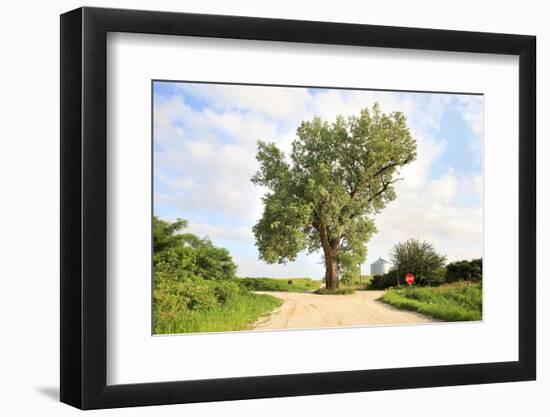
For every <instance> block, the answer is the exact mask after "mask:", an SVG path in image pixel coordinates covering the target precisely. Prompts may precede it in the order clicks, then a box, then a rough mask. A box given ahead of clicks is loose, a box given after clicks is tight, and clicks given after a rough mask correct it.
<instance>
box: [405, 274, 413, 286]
mask: <svg viewBox="0 0 550 417" xmlns="http://www.w3.org/2000/svg"><path fill="white" fill-rule="evenodd" d="M405 281H406V282H407V284H409V285H410V284H412V283H413V282H414V275H413V274H407V275H405Z"/></svg>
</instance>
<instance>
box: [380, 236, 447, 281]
mask: <svg viewBox="0 0 550 417" xmlns="http://www.w3.org/2000/svg"><path fill="white" fill-rule="evenodd" d="M391 262H392V264H393V269H395V272H396V273H397V283H398V285H399V284H400V283H402V282H404V280H405V275H406V274H409V273H411V274H413V275H414V278H415V283H416V284H418V285H426V284H431V283H433V282H441V281H442V280H443V278H442V277H441V274H442V271H441V268H443V267H444V266H445V256H442V255H440V254H438V253H437V252H436V251H435V249H434V247H433V245H432V244H431V243H428V242H420V241H418V240H416V239H409V240H407V241H406V242H402V243H398V244H397V245H395V246H394V247H393V250H392V252H391Z"/></svg>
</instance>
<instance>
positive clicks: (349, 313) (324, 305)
mask: <svg viewBox="0 0 550 417" xmlns="http://www.w3.org/2000/svg"><path fill="white" fill-rule="evenodd" d="M383 293H384V291H358V292H356V293H355V294H351V295H317V294H312V293H297V292H264V293H263V294H270V295H273V296H275V297H278V298H280V299H282V300H284V303H283V305H282V306H281V307H279V308H278V309H277V310H275V311H274V312H273V313H271V314H270V315H269V316H267V317H263V318H261V319H260V320H258V322H257V323H256V325H255V327H254V330H269V329H309V328H315V327H340V326H366V325H382V324H410V323H429V322H433V321H435V320H433V319H431V318H429V317H426V316H423V315H420V314H417V313H414V312H410V311H403V310H398V309H396V308H394V307H391V306H389V305H387V304H383V303H382V302H380V301H377V299H378V298H379V297H380V296H381V295H382V294H383Z"/></svg>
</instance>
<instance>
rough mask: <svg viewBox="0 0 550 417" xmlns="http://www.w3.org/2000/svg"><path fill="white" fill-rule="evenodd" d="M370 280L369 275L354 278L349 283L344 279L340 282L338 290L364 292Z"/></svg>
mask: <svg viewBox="0 0 550 417" xmlns="http://www.w3.org/2000/svg"><path fill="white" fill-rule="evenodd" d="M371 280H372V276H370V275H361V276H360V277H355V278H353V279H352V280H351V282H350V281H347V280H345V279H341V280H340V288H352V289H354V290H366V289H367V286H368V285H369V283H370V282H371Z"/></svg>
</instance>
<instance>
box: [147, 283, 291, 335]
mask: <svg viewBox="0 0 550 417" xmlns="http://www.w3.org/2000/svg"><path fill="white" fill-rule="evenodd" d="M281 304H282V301H281V300H280V299H278V298H275V297H273V296H271V295H266V294H253V293H249V292H244V291H243V293H241V294H239V295H238V296H234V297H232V298H231V299H230V300H229V301H227V302H226V303H225V304H223V305H220V306H216V307H214V308H210V309H208V310H206V311H200V310H186V309H183V310H179V311H174V312H171V313H167V314H155V329H154V333H155V334H170V333H172V334H173V333H198V332H224V331H237V330H247V329H250V328H251V327H252V324H253V323H254V322H255V321H256V320H257V319H258V318H259V317H261V316H263V315H265V314H267V313H269V312H270V311H271V310H273V309H274V308H276V307H278V306H280V305H281Z"/></svg>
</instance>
